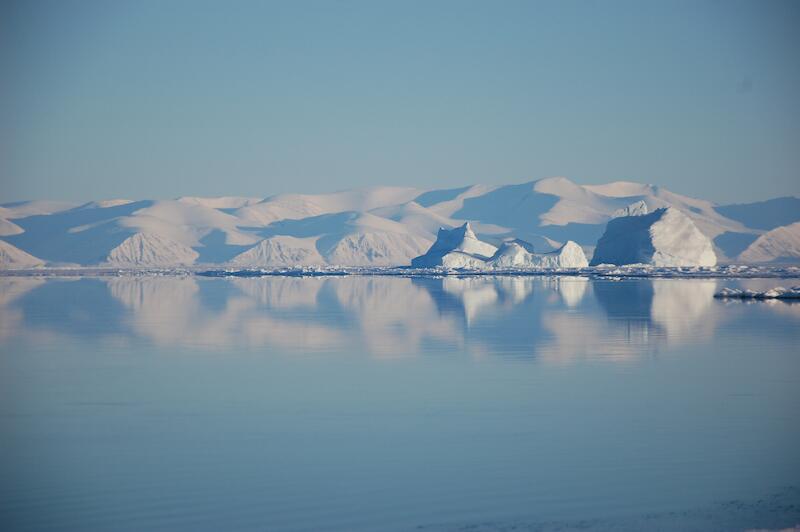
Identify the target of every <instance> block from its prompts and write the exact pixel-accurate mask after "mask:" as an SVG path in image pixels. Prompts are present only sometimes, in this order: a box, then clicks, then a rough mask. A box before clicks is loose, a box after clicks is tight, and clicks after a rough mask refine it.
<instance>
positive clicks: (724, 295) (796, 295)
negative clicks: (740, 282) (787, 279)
mask: <svg viewBox="0 0 800 532" xmlns="http://www.w3.org/2000/svg"><path fill="white" fill-rule="evenodd" d="M714 297H716V298H720V299H798V300H800V286H793V287H791V288H784V287H782V286H779V287H777V288H772V289H770V290H766V291H764V292H758V291H756V290H742V289H739V288H723V289H722V290H720V291H719V292H717V293H716V294H714Z"/></svg>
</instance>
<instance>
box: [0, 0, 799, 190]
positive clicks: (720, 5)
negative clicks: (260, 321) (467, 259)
mask: <svg viewBox="0 0 800 532" xmlns="http://www.w3.org/2000/svg"><path fill="white" fill-rule="evenodd" d="M798 25H800V2H792V1H787V2H782V1H771V0H766V1H765V0H760V1H735V0H730V1H727V0H726V1H701V0H692V1H686V2H679V1H658V2H650V1H642V0H637V1H623V0H614V1H611V0H608V1H602V2H594V1H589V0H584V1H570V0H565V1H553V2H550V1H541V2H540V1H525V2H517V1H511V0H503V1H489V0H486V1H480V2H472V1H461V0H459V1H452V2H450V1H439V0H426V1H419V2H417V1H409V0H403V1H399V0H398V1H393V2H384V1H364V2H359V1H340V2H338V1H333V0H329V1H306V0H297V1H284V2H268V1H257V2H250V1H247V0H235V1H231V2H222V1H216V0H214V1H204V0H138V1H111V2H109V1H107V0H58V1H38V0H26V1H15V0H6V1H5V2H0V202H11V201H18V200H25V199H59V200H72V201H83V200H90V199H108V198H132V199H139V198H169V197H178V196H183V195H199V196H220V195H232V196H257V197H265V196H269V195H271V194H276V193H284V192H306V193H316V192H329V191H334V190H342V189H348V188H354V187H361V186H372V185H399V186H414V187H421V188H448V187H457V186H463V185H467V184H472V183H487V184H508V183H518V182H524V181H529V180H534V179H539V178H543V177H549V176H566V177H569V178H570V179H572V180H574V181H576V182H578V183H583V184H592V183H604V182H609V181H615V180H631V181H638V182H646V183H653V184H657V185H661V186H664V187H666V188H669V189H671V190H673V191H675V192H680V193H683V194H687V195H692V196H697V197H702V198H705V199H710V200H713V201H718V202H720V203H731V202H746V201H753V200H761V199H767V198H770V197H776V196H785V195H800V101H798V98H800V60H798V52H800V31H797V28H798Z"/></svg>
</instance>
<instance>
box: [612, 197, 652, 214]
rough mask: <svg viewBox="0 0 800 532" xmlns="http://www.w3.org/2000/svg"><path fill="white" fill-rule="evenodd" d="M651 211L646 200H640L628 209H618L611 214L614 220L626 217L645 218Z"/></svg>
mask: <svg viewBox="0 0 800 532" xmlns="http://www.w3.org/2000/svg"><path fill="white" fill-rule="evenodd" d="M649 212H650V211H649V210H648V209H647V203H646V202H645V201H644V200H639V201H637V202H635V203H631V204H630V205H628V206H627V207H623V208H622V209H617V210H616V211H614V212H613V213H612V214H611V217H612V218H622V217H625V216H644V215H645V214H647V213H649Z"/></svg>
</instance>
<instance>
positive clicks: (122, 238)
mask: <svg viewBox="0 0 800 532" xmlns="http://www.w3.org/2000/svg"><path fill="white" fill-rule="evenodd" d="M666 207H672V208H673V209H675V210H677V211H679V212H680V213H682V214H683V215H685V216H686V217H688V219H690V220H691V221H692V223H693V224H694V225H695V226H696V227H697V229H698V230H699V231H700V232H701V233H702V234H703V235H705V236H706V237H707V238H708V239H710V240H711V242H712V243H713V248H714V252H715V253H716V255H717V258H718V260H719V261H720V262H730V261H746V262H756V261H758V262H770V261H787V260H788V261H794V260H800V259H798V257H800V249H798V248H799V247H800V244H798V242H797V239H796V238H794V237H792V235H796V233H797V228H796V227H795V226H793V225H792V224H796V223H797V222H800V199H798V198H778V199H776V200H770V201H767V202H760V203H751V204H744V205H717V204H715V203H713V202H711V201H706V200H701V199H695V198H691V197H688V196H683V195H680V194H676V193H673V192H671V191H669V190H666V189H664V188H661V187H658V186H654V185H644V184H639V183H633V182H622V181H621V182H614V183H609V184H606V185H586V186H582V185H578V184H576V183H574V182H572V181H570V180H569V179H566V178H563V177H557V178H547V179H541V180H538V181H532V182H528V183H522V184H514V185H504V186H490V185H473V186H467V187H462V188H455V189H442V190H423V189H415V188H401V187H373V188H365V189H358V190H352V191H344V192H336V193H332V194H316V195H314V194H281V195H276V196H270V197H267V198H265V199H259V198H239V197H221V198H202V197H182V198H179V199H176V200H127V199H111V200H103V201H92V202H89V203H85V204H82V205H75V204H68V203H63V202H52V201H34V202H19V203H14V204H6V205H0V241H1V242H3V244H2V245H3V252H4V253H5V255H4V256H5V257H7V258H4V261H3V263H2V265H0V267H2V268H4V269H8V268H20V267H31V265H35V264H46V265H48V266H59V265H80V266H99V265H106V266H111V265H113V266H119V267H155V266H165V267H166V266H179V265H193V266H202V265H225V266H227V265H231V266H236V267H286V266H302V265H326V264H329V265H343V266H355V265H360V266H379V265H380V266H384V265H407V264H410V262H411V260H412V259H414V258H415V257H418V256H421V255H423V254H425V253H426V251H427V250H428V249H429V248H430V247H431V245H432V244H433V243H434V241H436V239H437V235H438V234H439V229H440V228H444V229H446V230H451V229H454V228H460V227H462V226H463V224H464V223H465V222H470V226H469V228H470V231H471V232H472V234H473V235H474V236H475V239H476V240H477V241H479V242H482V243H483V244H484V245H485V246H487V247H486V248H485V249H483V251H482V252H479V251H476V250H473V251H474V252H475V253H477V255H481V256H483V257H488V258H491V257H492V256H493V255H494V254H495V253H496V252H497V247H498V246H502V245H503V242H508V241H510V240H511V239H521V240H522V241H525V242H528V243H530V245H532V247H533V249H534V250H535V253H534V254H543V253H548V252H553V251H555V250H558V249H560V248H561V247H562V246H563V245H564V244H565V243H566V242H567V241H569V240H572V241H574V242H576V243H577V244H579V245H580V246H581V247H582V248H583V250H584V251H585V252H586V254H587V255H589V256H591V255H592V254H593V252H594V246H595V245H596V243H597V241H598V239H599V238H600V237H601V236H602V235H603V233H604V232H605V229H606V224H607V223H608V221H609V220H611V219H613V218H617V217H620V216H627V215H630V214H643V213H644V212H646V211H650V212H652V211H654V210H658V209H661V208H666ZM782 228H784V229H785V230H781V229H782ZM462 236H464V235H462ZM9 246H11V247H9ZM508 246H510V245H507V246H506V247H508ZM458 251H464V250H458ZM524 251H525V253H530V250H529V249H528V250H524ZM18 252H20V253H24V254H25V256H24V257H26V258H24V260H23V258H22V257H23V256H22V255H20V254H19V253H18ZM512 252H513V253H512ZM466 253H467V254H470V253H472V252H470V251H467V252H466ZM509 254H513V255H514V257H516V258H509V257H508V256H507V257H506V259H503V260H510V261H512V262H513V261H515V260H516V261H519V260H522V258H524V257H523V254H522V253H521V252H520V250H519V249H517V248H514V247H509V249H507V250H506V253H505V255H509ZM509 256H510V255H509ZM9 257H16V258H14V259H13V260H12V258H9ZM482 260H483V259H482ZM526 260H527V259H526Z"/></svg>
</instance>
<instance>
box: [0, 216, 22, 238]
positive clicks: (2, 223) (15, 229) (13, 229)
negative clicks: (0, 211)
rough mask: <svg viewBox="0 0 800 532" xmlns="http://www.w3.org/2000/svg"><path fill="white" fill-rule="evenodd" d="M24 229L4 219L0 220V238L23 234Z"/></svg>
mask: <svg viewBox="0 0 800 532" xmlns="http://www.w3.org/2000/svg"><path fill="white" fill-rule="evenodd" d="M24 232H25V231H24V229H22V228H21V227H20V226H18V225H17V224H15V223H14V222H12V221H10V220H6V219H5V218H0V236H11V235H18V234H20V233H24Z"/></svg>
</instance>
